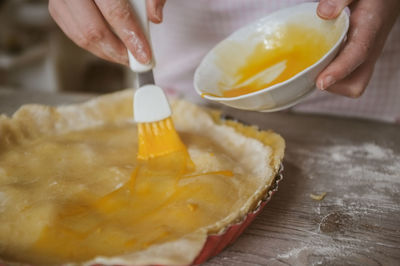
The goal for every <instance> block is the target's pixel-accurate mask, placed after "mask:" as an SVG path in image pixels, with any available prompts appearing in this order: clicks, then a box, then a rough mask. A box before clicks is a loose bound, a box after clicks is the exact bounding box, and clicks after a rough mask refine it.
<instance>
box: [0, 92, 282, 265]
mask: <svg viewBox="0 0 400 266" xmlns="http://www.w3.org/2000/svg"><path fill="white" fill-rule="evenodd" d="M172 109H173V114H174V115H173V120H174V123H175V127H176V129H177V130H178V132H179V134H180V136H181V138H182V140H183V142H184V143H185V145H186V146H187V147H188V152H189V154H190V157H191V159H192V161H193V163H194V165H195V169H194V170H193V171H192V172H191V173H189V174H185V175H182V176H179V178H177V177H175V176H173V175H170V176H169V174H168V173H167V174H166V175H164V176H163V175H162V172H157V174H150V175H146V174H143V173H145V172H146V168H145V167H142V168H139V166H138V165H139V163H138V162H137V160H136V153H137V132H136V130H137V129H136V125H135V124H134V123H133V122H132V91H129V90H127V91H123V92H118V93H114V94H110V95H106V96H102V97H98V98H96V99H94V100H91V101H89V102H86V103H83V104H80V105H70V106H61V107H56V108H54V107H48V106H42V105H27V106H23V107H21V108H20V110H18V111H17V112H16V113H15V114H14V115H13V117H12V118H8V117H6V116H0V136H1V137H0V258H1V259H0V262H1V261H3V262H15V263H21V264H24V263H29V264H35V265H46V264H56V265H59V264H65V263H71V264H86V265H93V264H114V265H115V264H118V265H126V264H130V265H132V264H135V265H136V264H140V265H148V264H152V265H154V264H162V265H177V264H179V265H182V264H190V263H191V262H192V261H193V260H194V259H195V258H196V256H197V255H198V254H199V252H200V251H201V249H202V247H203V245H204V243H205V241H206V239H207V236H208V235H209V234H214V233H219V232H221V231H223V230H224V229H226V228H227V227H228V226H229V225H231V224H233V223H235V222H237V221H239V220H240V219H241V218H242V217H244V216H245V215H246V214H247V213H248V212H249V211H251V210H253V209H254V207H255V206H256V205H257V203H258V202H259V201H260V199H261V198H262V197H263V196H264V195H265V193H266V192H267V191H268V188H269V186H270V185H271V182H272V181H273V179H274V177H275V176H276V174H277V172H278V169H279V166H280V163H281V160H282V158H283V152H284V146H285V144H284V140H283V139H282V138H281V137H280V136H279V135H277V134H275V133H273V132H271V131H259V130H258V129H257V128H255V127H249V126H243V125H241V124H239V123H236V122H233V121H224V120H221V119H220V118H219V117H220V116H219V114H218V112H216V111H212V110H207V109H204V108H201V107H198V106H196V105H193V104H190V103H188V102H186V101H183V100H175V101H172ZM170 165H171V167H172V165H175V164H172V163H171V164H170ZM137 169H139V170H137ZM138 171H139V173H138ZM140 171H141V172H140ZM174 171H175V170H174ZM176 171H179V169H177V170H176Z"/></svg>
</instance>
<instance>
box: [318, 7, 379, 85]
mask: <svg viewBox="0 0 400 266" xmlns="http://www.w3.org/2000/svg"><path fill="white" fill-rule="evenodd" d="M350 20H351V21H350V24H351V27H350V31H349V34H348V40H347V42H346V44H345V46H344V48H343V49H342V51H340V54H339V55H338V56H337V57H336V58H335V60H334V61H333V62H332V63H331V64H330V65H329V66H328V67H327V68H326V69H325V70H324V71H323V72H322V73H320V75H319V76H318V78H317V87H318V88H319V89H322V90H324V89H326V88H328V87H330V86H332V85H333V84H335V83H336V82H338V81H340V80H342V79H344V78H345V77H346V76H348V75H350V74H351V73H352V72H353V71H354V70H355V69H357V67H359V66H360V65H361V64H363V63H364V62H365V61H366V60H367V59H368V58H369V57H370V56H372V55H373V54H374V55H376V54H379V53H380V50H381V46H382V44H381V42H379V43H378V42H377V39H379V38H378V35H379V28H380V24H381V21H380V19H379V18H377V17H376V18H373V17H372V15H371V14H370V13H369V12H368V9H359V10H358V11H357V10H356V11H355V12H354V13H353V15H352V17H351V19H350ZM381 39H382V38H381ZM376 57H377V56H376Z"/></svg>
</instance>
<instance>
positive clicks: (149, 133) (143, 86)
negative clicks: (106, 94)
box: [128, 0, 186, 160]
mask: <svg viewBox="0 0 400 266" xmlns="http://www.w3.org/2000/svg"><path fill="white" fill-rule="evenodd" d="M130 2H131V5H132V7H133V8H134V10H135V13H136V16H137V17H138V18H139V20H140V22H141V25H142V30H143V32H144V34H145V36H146V37H147V40H148V42H149V44H150V45H151V40H150V33H149V21H148V18H147V12H146V1H145V0H131V1H130ZM128 55H129V65H130V68H131V69H132V71H134V72H136V73H137V84H138V89H137V90H136V92H135V95H134V104H133V107H134V120H135V122H136V123H137V124H138V146H139V149H138V155H137V157H138V159H141V160H148V159H151V158H155V157H159V156H163V155H166V154H169V153H172V152H176V151H182V150H183V151H185V150H186V147H185V145H184V144H183V142H182V141H181V139H180V137H179V135H178V133H177V132H176V130H175V127H174V124H173V121H172V118H171V114H172V112H171V108H170V105H169V103H168V99H167V97H166V96H165V94H164V91H163V90H162V89H161V88H160V87H158V86H156V85H155V82H154V76H153V70H152V69H153V66H154V60H153V59H152V61H151V62H150V63H149V64H147V65H145V64H142V63H140V62H139V61H137V60H136V58H135V57H133V56H132V54H131V53H130V52H129V50H128ZM153 58H154V56H153Z"/></svg>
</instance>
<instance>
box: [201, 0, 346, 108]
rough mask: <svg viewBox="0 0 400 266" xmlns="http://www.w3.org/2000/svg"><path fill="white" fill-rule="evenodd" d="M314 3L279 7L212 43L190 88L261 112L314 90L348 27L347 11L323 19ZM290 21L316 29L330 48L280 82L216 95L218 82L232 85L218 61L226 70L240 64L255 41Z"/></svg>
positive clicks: (280, 106)
mask: <svg viewBox="0 0 400 266" xmlns="http://www.w3.org/2000/svg"><path fill="white" fill-rule="evenodd" d="M317 6H318V3H304V4H300V5H296V6H292V7H289V8H285V9H281V10H279V11H277V12H274V13H272V14H270V15H268V16H266V17H264V18H262V19H260V20H258V21H256V22H254V23H252V24H250V25H248V26H245V27H243V28H241V29H239V30H237V31H235V32H234V33H233V34H231V35H230V36H229V37H228V38H226V39H225V40H223V41H222V42H220V43H219V44H218V45H217V46H215V47H214V48H213V49H212V50H211V51H210V52H209V53H208V54H207V55H206V56H205V57H204V58H203V60H202V62H201V63H200V65H199V66H198V68H197V69H196V72H195V75H194V87H195V89H196V91H197V93H198V94H200V95H202V97H204V98H205V99H208V100H212V101H217V102H220V103H223V104H226V105H229V106H232V107H235V108H238V109H244V110H253V111H261V112H272V111H277V110H281V109H285V108H288V107H291V106H293V105H295V104H296V103H298V102H300V101H301V100H302V99H304V98H305V97H306V96H307V95H308V94H310V93H311V92H313V90H314V89H315V79H316V78H317V76H318V74H319V73H320V72H321V71H322V70H323V69H324V68H325V67H326V66H327V65H328V64H329V62H331V61H332V60H333V58H334V57H335V56H336V54H337V52H338V51H339V48H340V45H341V43H342V42H343V41H344V40H345V37H346V33H347V30H348V28H349V16H348V14H347V12H345V11H343V12H342V13H341V14H340V16H339V17H338V18H337V19H335V20H329V21H327V20H323V19H321V18H319V17H318V15H317V12H316V9H317ZM292 23H295V24H297V25H304V26H306V27H309V28H312V29H316V30H318V31H319V32H321V33H322V34H324V36H325V37H326V38H327V39H328V40H330V43H332V47H331V49H330V50H329V51H328V52H327V53H326V54H325V55H324V56H323V57H322V58H321V59H320V60H318V61H317V62H316V63H315V64H313V65H311V66H310V67H308V68H306V69H305V70H303V71H301V72H299V73H298V74H297V75H295V76H293V77H292V78H290V79H288V80H286V81H284V82H281V83H278V84H275V85H273V86H270V87H267V88H265V89H262V90H259V91H256V92H252V93H249V94H246V95H241V96H237V97H218V96H219V95H221V91H220V90H219V87H220V86H219V84H220V83H221V82H223V83H224V84H230V83H232V84H234V81H233V80H232V76H230V75H228V74H227V71H226V70H224V71H222V69H221V62H223V65H224V66H229V68H230V69H234V68H235V67H236V69H237V68H238V67H241V66H243V64H245V60H246V58H247V56H248V55H249V54H250V53H251V52H253V50H254V47H255V45H256V44H259V43H260V42H262V41H263V40H265V39H268V36H272V34H273V33H274V32H275V31H276V30H277V28H278V27H279V26H282V25H285V24H292ZM232 43H235V44H241V45H232ZM228 72H229V71H228ZM210 94H212V95H210ZM213 95H216V96H213Z"/></svg>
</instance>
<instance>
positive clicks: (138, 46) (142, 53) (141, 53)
mask: <svg viewBox="0 0 400 266" xmlns="http://www.w3.org/2000/svg"><path fill="white" fill-rule="evenodd" d="M127 32H128V34H129V35H130V39H129V41H130V42H131V44H132V45H133V47H134V51H131V53H132V54H133V56H134V57H135V58H136V60H138V61H139V62H140V63H142V64H149V63H150V61H151V56H150V54H149V52H148V51H147V49H145V44H144V43H143V41H142V40H141V39H140V38H138V36H137V35H136V33H135V32H133V31H127Z"/></svg>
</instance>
